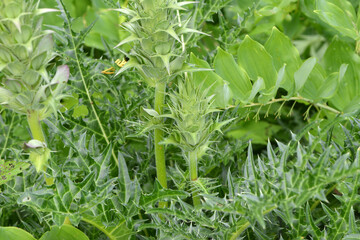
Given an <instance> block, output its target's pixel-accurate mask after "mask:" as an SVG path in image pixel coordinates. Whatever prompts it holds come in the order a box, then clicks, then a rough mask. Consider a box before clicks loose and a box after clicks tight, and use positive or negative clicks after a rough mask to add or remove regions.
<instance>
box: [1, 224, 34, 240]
mask: <svg viewBox="0 0 360 240" xmlns="http://www.w3.org/2000/svg"><path fill="white" fill-rule="evenodd" d="M0 239H4V240H20V239H21V240H36V239H35V238H34V237H33V236H32V235H31V234H30V233H28V232H26V231H25V230H22V229H21V228H17V227H0Z"/></svg>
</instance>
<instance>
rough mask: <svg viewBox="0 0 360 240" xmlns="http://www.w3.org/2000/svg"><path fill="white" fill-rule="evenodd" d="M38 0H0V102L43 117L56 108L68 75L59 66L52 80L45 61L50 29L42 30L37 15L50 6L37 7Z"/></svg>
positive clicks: (50, 41) (49, 52) (49, 50)
mask: <svg viewBox="0 0 360 240" xmlns="http://www.w3.org/2000/svg"><path fill="white" fill-rule="evenodd" d="M38 4H39V1H33V0H32V1H23V0H4V1H1V2H0V71H1V72H2V73H3V75H4V76H3V77H2V79H0V104H1V105H3V106H5V107H6V108H9V109H12V110H14V111H16V112H18V113H20V114H28V113H29V112H33V111H36V112H38V114H39V118H40V120H41V119H44V118H45V117H47V116H48V115H49V114H51V113H52V112H54V111H56V110H57V105H58V102H59V101H58V100H59V98H60V97H61V92H62V90H63V88H64V87H65V86H66V82H67V80H68V77H69V69H68V67H67V66H60V67H58V69H57V73H56V74H55V76H54V77H53V79H52V80H50V79H49V74H48V72H47V69H46V67H47V65H48V63H49V62H50V61H51V60H52V59H53V57H54V55H55V54H54V52H53V50H52V49H53V39H52V36H51V32H50V31H44V30H42V28H41V26H42V19H41V18H39V15H40V14H42V13H46V12H52V11H54V10H52V9H38Z"/></svg>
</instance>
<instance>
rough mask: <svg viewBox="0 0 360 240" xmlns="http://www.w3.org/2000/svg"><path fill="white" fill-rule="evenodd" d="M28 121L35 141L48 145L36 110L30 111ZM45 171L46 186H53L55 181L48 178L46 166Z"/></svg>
mask: <svg viewBox="0 0 360 240" xmlns="http://www.w3.org/2000/svg"><path fill="white" fill-rule="evenodd" d="M27 121H28V124H29V127H30V131H31V135H32V138H33V139H35V140H39V141H40V142H44V143H46V141H45V136H44V133H43V131H42V128H41V120H40V116H39V113H38V112H37V111H34V110H31V111H28V114H27ZM43 170H44V178H45V182H46V185H48V186H51V185H53V183H54V179H53V178H52V177H50V178H48V177H47V176H46V173H45V171H46V166H44V167H43Z"/></svg>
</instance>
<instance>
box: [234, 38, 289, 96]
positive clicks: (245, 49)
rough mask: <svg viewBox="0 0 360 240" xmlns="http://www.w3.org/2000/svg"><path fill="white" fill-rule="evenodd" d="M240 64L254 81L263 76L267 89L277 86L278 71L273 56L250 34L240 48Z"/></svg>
mask: <svg viewBox="0 0 360 240" xmlns="http://www.w3.org/2000/svg"><path fill="white" fill-rule="evenodd" d="M238 64H239V65H240V66H241V67H242V68H244V69H245V71H246V72H247V73H248V74H249V77H250V78H251V79H252V80H253V81H255V80H256V79H258V77H261V78H263V79H264V82H265V87H266V91H270V90H272V89H271V88H272V87H274V86H275V83H276V79H277V73H276V69H275V67H274V63H273V59H272V57H271V56H270V54H269V53H268V52H267V51H266V49H265V48H264V47H263V46H262V45H261V44H260V43H258V42H256V41H254V40H252V39H251V38H250V37H249V36H246V37H245V39H244V41H243V42H242V43H241V44H240V46H239V48H238ZM282 65H283V64H282Z"/></svg>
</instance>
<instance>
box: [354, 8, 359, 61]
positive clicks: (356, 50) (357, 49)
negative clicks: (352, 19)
mask: <svg viewBox="0 0 360 240" xmlns="http://www.w3.org/2000/svg"><path fill="white" fill-rule="evenodd" d="M359 9H360V7H359ZM355 52H356V54H358V55H360V40H357V41H356V49H355Z"/></svg>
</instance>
